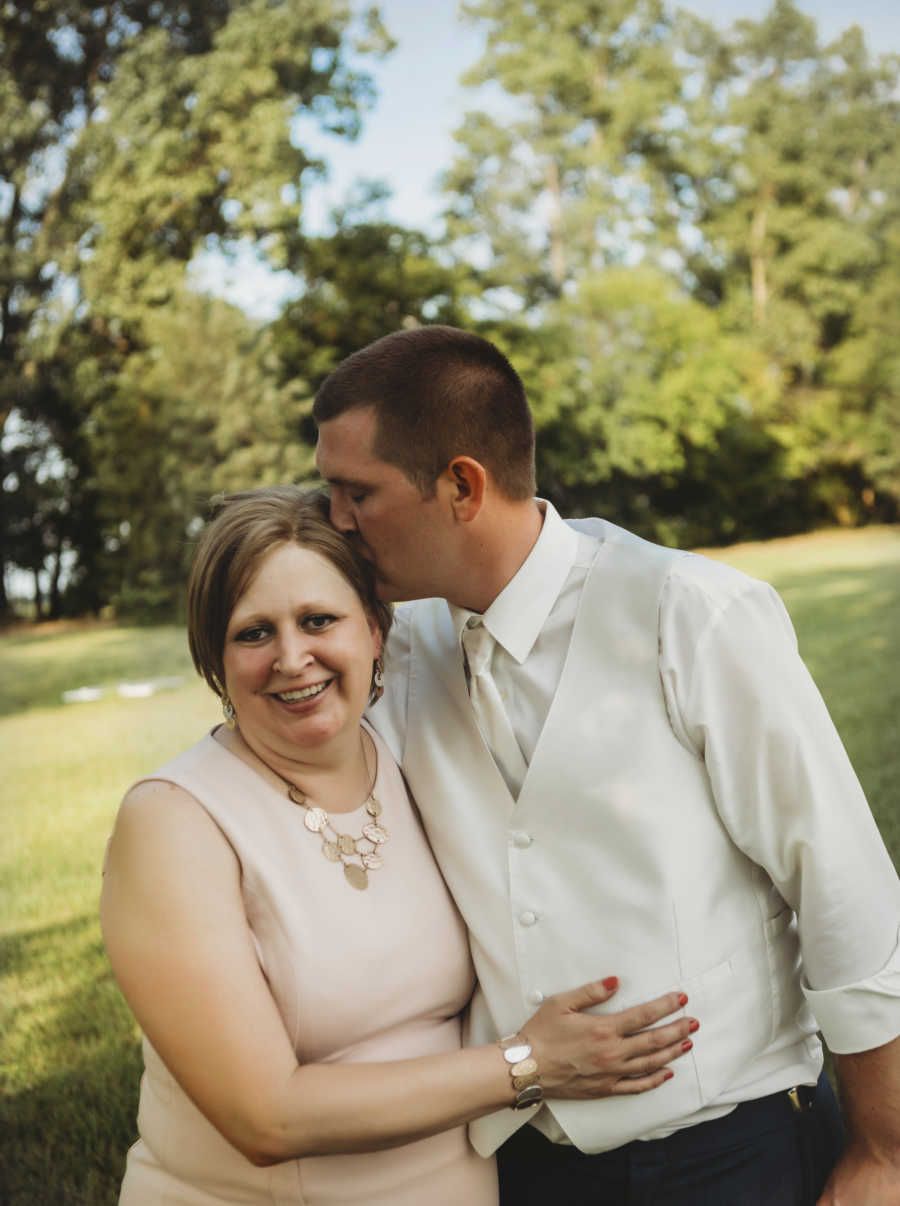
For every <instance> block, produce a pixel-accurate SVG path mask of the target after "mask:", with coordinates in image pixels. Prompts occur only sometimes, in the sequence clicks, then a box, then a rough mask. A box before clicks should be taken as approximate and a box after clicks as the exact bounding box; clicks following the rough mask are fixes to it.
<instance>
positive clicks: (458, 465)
mask: <svg viewBox="0 0 900 1206" xmlns="http://www.w3.org/2000/svg"><path fill="white" fill-rule="evenodd" d="M446 477H447V480H448V482H449V485H450V488H451V494H450V505H451V506H452V508H453V511H454V514H455V516H456V518H457V520H459V521H460V522H461V523H471V521H472V520H473V519H474V518H475V516H476V515H477V514H478V513H479V511H480V510H481V508H482V506H483V505H484V497H485V491H486V487H487V472H486V470H485V468H484V465H482V464H481V462H480V461H476V460H474V459H473V458H472V457H470V456H455V457H454V458H453V460H452V461H451V462H450V464H449V465H448V466H447V470H446Z"/></svg>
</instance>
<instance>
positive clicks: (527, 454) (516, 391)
mask: <svg viewBox="0 0 900 1206" xmlns="http://www.w3.org/2000/svg"><path fill="white" fill-rule="evenodd" d="M360 407H372V408H373V409H374V411H375V417H376V435H375V446H374V448H373V450H372V451H373V452H374V454H375V455H376V456H377V457H379V458H380V459H381V460H383V461H388V462H389V463H390V464H393V465H396V466H397V467H398V468H400V469H402V470H403V472H404V473H405V474H406V476H407V477H408V478H409V479H410V481H412V482H413V484H414V485H415V486H416V488H417V489H418V490H419V492H420V493H421V494H423V495H426V496H429V495H431V494H432V493H433V492H434V484H435V482H436V481H437V479H438V477H439V476H440V475H441V474H442V473H443V472H444V470H445V469H446V468H447V466H448V465H449V463H450V461H452V460H453V458H454V457H456V456H470V457H473V458H474V459H475V460H476V461H479V462H480V463H481V464H482V465H483V466H484V467H485V469H486V470H487V471H488V472H489V473H490V475H491V477H492V479H493V481H494V483H495V484H496V486H497V488H498V490H499V491H500V492H501V493H502V494H503V495H504V496H505V497H506V498H508V499H511V500H514V501H521V500H523V499H528V498H531V497H532V496H533V495H534V493H535V478H534V423H533V421H532V418H531V411H530V409H529V407H528V400H527V398H526V397H525V388H524V386H523V385H522V381H521V379H520V377H519V375H518V373H517V372H516V370H515V369H514V368H513V366H512V365H511V364H510V363H509V361H508V360H507V358H506V357H505V356H504V355H503V353H502V352H501V351H500V350H499V349H498V348H496V347H494V345H493V344H492V343H489V342H488V340H486V339H482V338H481V336H480V335H474V334H472V333H471V332H469V331H460V330H458V329H457V328H455V327H444V326H438V325H434V326H426V327H416V328H414V329H413V330H408V331H395V332H394V333H393V334H391V335H385V336H384V337H383V338H382V339H378V340H376V341H375V343H370V344H369V345H368V347H364V348H362V349H360V351H358V352H354V353H353V355H352V356H348V357H347V359H346V360H344V361H342V362H341V363H340V364H339V365H338V367H337V368H336V369H335V370H334V371H333V372H332V373H331V374H330V376H328V377H327V378H326V379H325V381H324V382H323V383H322V385H321V387H320V388H319V392H318V394H317V395H316V401H315V405H314V407H313V416H314V418H315V420H316V422H317V423H325V422H327V421H328V420H329V419H335V418H337V417H338V415H341V414H344V412H345V411H348V410H354V409H357V408H360Z"/></svg>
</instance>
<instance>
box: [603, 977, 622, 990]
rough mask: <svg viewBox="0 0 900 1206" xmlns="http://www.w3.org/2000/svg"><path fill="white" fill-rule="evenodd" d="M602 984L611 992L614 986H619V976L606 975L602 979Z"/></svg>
mask: <svg viewBox="0 0 900 1206" xmlns="http://www.w3.org/2000/svg"><path fill="white" fill-rule="evenodd" d="M602 984H603V987H604V988H605V989H607V990H608V991H609V992H612V990H613V989H614V988H618V987H619V977H618V976H607V977H606V979H605V980H603V981H602Z"/></svg>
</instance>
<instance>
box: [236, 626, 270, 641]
mask: <svg viewBox="0 0 900 1206" xmlns="http://www.w3.org/2000/svg"><path fill="white" fill-rule="evenodd" d="M266 636H268V629H266V628H260V627H257V628H242V629H241V631H240V632H239V633H238V634H237V636H236V637H235V638H234V639H235V640H236V641H242V642H243V643H244V644H246V645H252V644H253V643H254V642H255V641H261V640H262V639H263V638H264V637H266Z"/></svg>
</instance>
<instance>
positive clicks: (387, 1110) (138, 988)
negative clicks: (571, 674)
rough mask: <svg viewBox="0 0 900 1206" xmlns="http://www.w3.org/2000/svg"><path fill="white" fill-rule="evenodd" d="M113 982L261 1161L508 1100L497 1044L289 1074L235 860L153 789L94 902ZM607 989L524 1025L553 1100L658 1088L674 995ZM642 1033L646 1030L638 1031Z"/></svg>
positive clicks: (369, 1139)
mask: <svg viewBox="0 0 900 1206" xmlns="http://www.w3.org/2000/svg"><path fill="white" fill-rule="evenodd" d="M101 920H102V924H103V936H104V940H105V942H106V948H107V951H108V953H109V957H110V961H111V963H112V967H113V971H114V973H115V976H116V979H117V981H118V983H119V986H120V987H121V989H122V992H123V994H124V996H125V998H126V1000H127V1001H128V1003H129V1005H130V1006H131V1009H132V1011H133V1013H134V1015H135V1017H136V1018H137V1020H138V1022H139V1023H140V1025H141V1027H142V1029H143V1030H144V1032H145V1034H146V1035H147V1037H148V1039H149V1040H150V1042H151V1043H152V1045H153V1047H154V1048H155V1049H156V1051H157V1052H158V1053H159V1055H160V1057H161V1059H162V1060H163V1062H164V1063H165V1064H166V1066H167V1067H168V1069H169V1070H170V1071H171V1073H172V1074H173V1076H175V1078H176V1079H177V1080H178V1082H179V1083H180V1084H181V1086H182V1088H183V1089H184V1090H185V1092H186V1093H187V1094H188V1096H189V1097H190V1098H191V1099H192V1100H193V1101H194V1102H195V1104H196V1105H197V1107H198V1108H199V1109H200V1110H201V1111H202V1112H203V1114H204V1115H205V1116H206V1117H207V1118H208V1119H209V1120H210V1122H212V1123H213V1125H214V1126H215V1127H217V1128H218V1130H219V1131H220V1132H221V1133H222V1134H223V1135H224V1136H225V1138H226V1139H228V1140H229V1142H230V1143H232V1144H233V1145H234V1146H235V1147H236V1148H238V1149H239V1150H240V1151H241V1152H243V1154H244V1155H245V1156H247V1158H248V1159H250V1160H251V1161H253V1162H254V1163H256V1164H271V1163H276V1162H278V1161H280V1160H287V1159H292V1158H296V1157H300V1156H307V1155H324V1154H329V1153H334V1152H354V1151H367V1150H375V1149H380V1148H388V1147H394V1146H397V1145H399V1144H403V1143H409V1142H412V1141H413V1140H415V1139H420V1138H423V1137H424V1136H426V1135H431V1134H435V1133H436V1132H438V1131H442V1130H446V1129H448V1128H450V1127H453V1126H456V1125H459V1124H461V1123H465V1122H468V1121H470V1120H471V1119H473V1118H477V1117H480V1116H481V1115H483V1114H488V1113H491V1112H492V1111H494V1110H497V1109H500V1108H502V1107H503V1106H506V1105H509V1104H510V1102H511V1100H512V1096H513V1094H512V1090H511V1084H510V1077H509V1069H508V1065H507V1064H506V1063H505V1061H504V1060H503V1059H502V1057H501V1055H500V1052H499V1049H498V1048H497V1047H496V1046H488V1047H475V1048H470V1049H468V1050H462V1051H454V1052H450V1053H447V1054H446V1055H434V1056H425V1057H421V1058H416V1059H409V1060H396V1061H391V1062H388V1063H377V1064H340V1065H337V1064H308V1065H302V1066H301V1065H299V1064H298V1062H297V1059H296V1056H295V1053H294V1051H293V1049H292V1047H291V1045H290V1041H289V1039H288V1035H287V1032H286V1031H285V1028H284V1024H283V1022H282V1019H281V1016H280V1014H279V1012H278V1009H277V1006H276V1004H275V1001H274V999H273V997H272V995H271V993H270V991H269V988H268V985H267V984H266V981H265V978H264V976H263V974H262V971H261V970H260V967H259V964H258V961H257V958H256V953H255V950H254V947H253V942H252V939H251V935H250V931H249V928H248V924H247V919H246V915H245V913H244V907H243V901H242V897H241V889H240V868H239V864H238V860H237V857H236V856H235V853H234V851H233V850H232V848H231V846H230V845H229V844H228V842H227V840H226V838H225V836H224V835H223V833H222V832H221V830H220V829H219V828H218V827H217V826H216V825H215V823H214V822H213V821H212V819H211V818H210V817H209V815H208V814H207V813H206V812H205V810H204V809H203V808H201V807H200V805H199V804H198V803H197V801H196V800H195V799H194V798H193V797H192V796H190V795H189V794H188V793H187V792H185V791H183V790H182V789H181V788H178V787H176V786H175V785H174V784H171V783H168V782H164V781H160V780H154V781H151V782H148V783H144V784H141V785H139V786H138V787H136V788H134V789H133V790H132V791H131V792H130V793H129V795H128V796H127V797H126V799H125V801H124V803H123V805H122V808H121V810H120V813H119V817H118V820H117V823H116V828H115V832H114V834H113V839H112V842H111V844H110V850H109V856H108V860H107V868H106V874H105V877H104V886H103V895H102V900H101ZM613 991H614V989H612V990H611V989H608V988H605V987H604V986H603V985H602V984H599V983H598V984H591V985H586V986H584V987H583V988H580V989H576V990H574V991H573V992H571V993H563V994H560V995H559V996H558V997H555V998H552V999H550V1000H548V1001H547V1002H545V1003H544V1004H543V1005H542V1006H541V1008H540V1009H539V1010H538V1011H537V1013H536V1014H535V1015H534V1016H533V1018H531V1019H530V1020H529V1021H528V1022H527V1023H526V1024H525V1026H524V1027H523V1029H524V1030H525V1031H526V1033H527V1037H528V1040H529V1041H530V1042H531V1043H532V1045H533V1047H534V1051H535V1055H536V1057H537V1059H538V1062H539V1066H540V1070H541V1082H542V1084H543V1087H544V1092H545V1095H546V1096H548V1097H568V1098H591V1097H602V1096H607V1095H609V1094H622V1093H635V1092H643V1091H645V1090H647V1089H650V1088H654V1087H656V1086H657V1085H659V1084H661V1083H662V1082H663V1080H664V1079H666V1077H667V1075H668V1073H667V1071H666V1068H665V1065H666V1064H667V1063H670V1062H671V1061H672V1060H673V1059H675V1058H677V1056H678V1055H680V1054H682V1044H683V1043H684V1041H685V1040H686V1038H687V1035H688V1033H689V1030H690V1024H691V1019H689V1018H680V1019H679V1020H678V1021H676V1022H671V1023H668V1024H666V1025H664V1026H660V1027H655V1028H652V1029H649V1030H648V1029H646V1028H647V1027H653V1024H654V1023H656V1022H658V1021H659V1020H660V1019H661V1018H663V1017H664V1016H666V1015H667V1014H670V1013H672V1012H673V1011H675V1010H677V1009H679V1008H680V1007H681V1004H682V1001H681V1000H679V997H678V994H676V993H670V994H668V995H667V996H666V997H661V998H659V1000H658V1001H656V1002H652V1003H650V1004H648V1005H643V1006H638V1007H635V1008H634V1009H630V1010H624V1011H622V1012H621V1013H613V1014H606V1015H602V1016H598V1015H593V1014H586V1013H583V1012H581V1011H582V1010H584V1009H585V1008H587V1007H588V1006H590V1005H594V1004H601V1003H602V1002H604V1001H606V1000H608V999H609V997H610V996H612V993H613ZM638 1032H641V1033H638Z"/></svg>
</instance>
